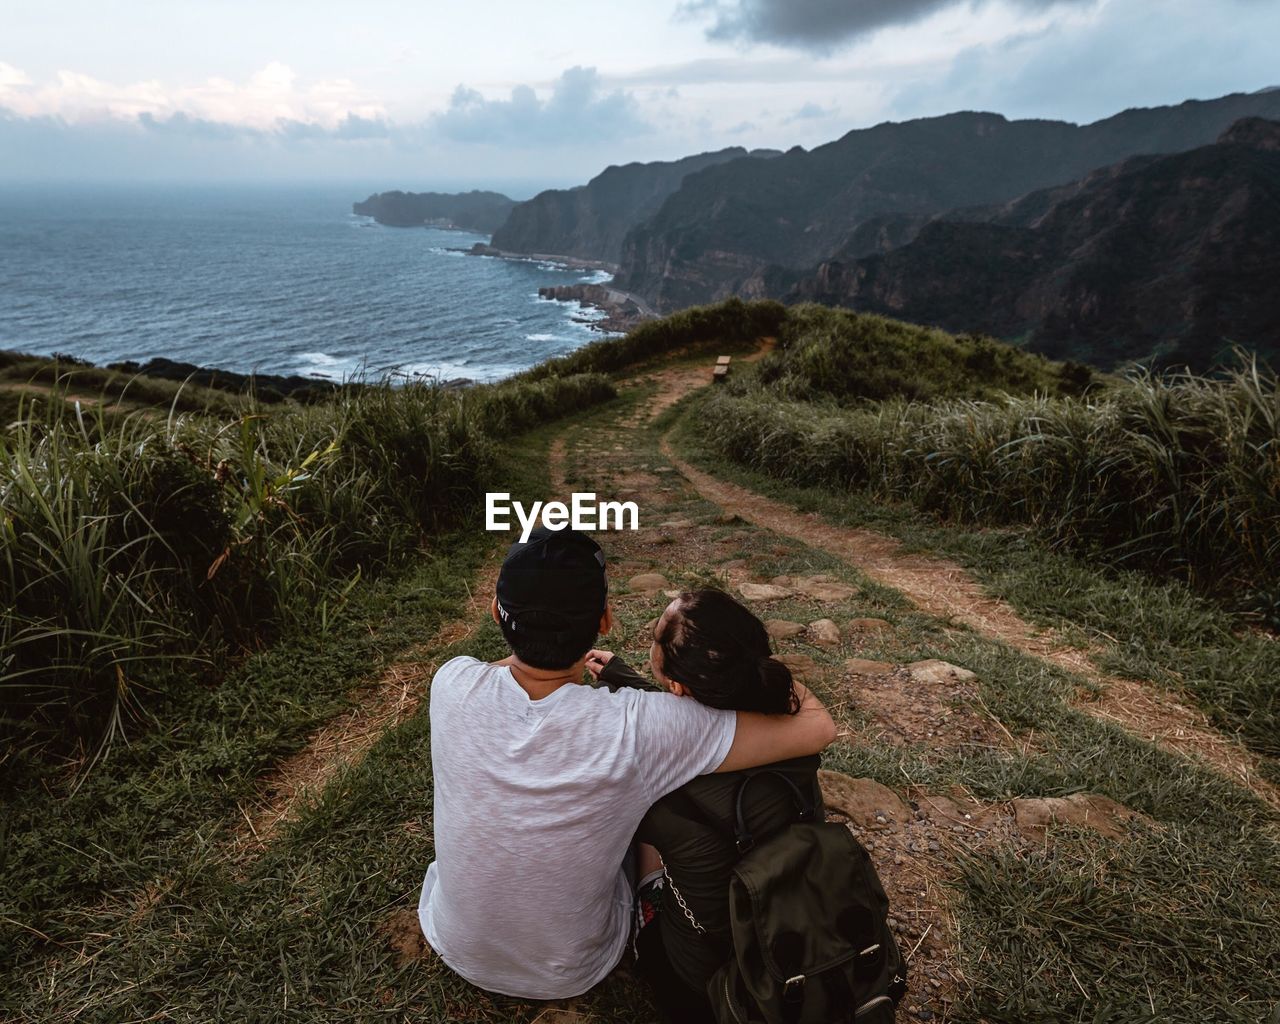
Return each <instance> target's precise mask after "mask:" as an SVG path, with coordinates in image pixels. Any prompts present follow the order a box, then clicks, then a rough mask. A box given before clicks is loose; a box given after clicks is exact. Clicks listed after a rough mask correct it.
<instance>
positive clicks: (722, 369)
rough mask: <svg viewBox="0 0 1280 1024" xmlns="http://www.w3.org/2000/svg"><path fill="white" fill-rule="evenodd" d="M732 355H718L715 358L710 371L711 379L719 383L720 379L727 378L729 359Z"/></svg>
mask: <svg viewBox="0 0 1280 1024" xmlns="http://www.w3.org/2000/svg"><path fill="white" fill-rule="evenodd" d="M732 358H733V357H732V356H720V357H719V358H718V359H717V360H716V368H715V369H714V370H712V371H711V380H712V381H713V382H714V383H716V384H719V383H720V382H721V381H724V380H726V379H728V376H729V360H730V359H732Z"/></svg>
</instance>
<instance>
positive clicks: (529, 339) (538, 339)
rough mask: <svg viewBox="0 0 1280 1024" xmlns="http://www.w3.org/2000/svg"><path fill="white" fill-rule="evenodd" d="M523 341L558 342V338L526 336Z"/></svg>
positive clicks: (541, 335)
mask: <svg viewBox="0 0 1280 1024" xmlns="http://www.w3.org/2000/svg"><path fill="white" fill-rule="evenodd" d="M524 340H525V341H559V340H560V338H559V336H558V335H555V334H526V335H525V336H524Z"/></svg>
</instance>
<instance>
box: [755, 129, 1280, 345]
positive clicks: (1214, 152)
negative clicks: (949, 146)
mask: <svg viewBox="0 0 1280 1024" xmlns="http://www.w3.org/2000/svg"><path fill="white" fill-rule="evenodd" d="M857 250H858V247H857V246H854V247H853V248H852V249H847V250H845V251H843V252H841V253H839V254H838V257H837V258H835V259H831V260H827V261H824V262H823V263H822V264H820V265H819V266H818V267H817V268H816V270H814V271H812V272H811V273H808V274H806V275H801V276H799V278H798V279H797V280H794V281H793V282H792V285H791V291H790V294H789V298H790V299H791V300H792V301H798V300H804V299H808V300H815V301H818V302H822V303H826V304H831V305H841V306H849V307H853V308H857V309H861V310H867V311H874V312H881V313H886V314H889V315H892V316H895V317H900V318H902V319H905V320H911V321H914V322H918V323H926V324H935V325H937V326H940V327H944V328H947V329H948V330H951V331H957V332H966V331H967V332H978V333H986V334H992V335H995V336H997V337H1002V338H1006V339H1011V340H1014V339H1016V340H1021V341H1023V342H1024V343H1025V344H1027V345H1028V346H1029V347H1031V348H1034V349H1036V350H1038V351H1041V352H1044V353H1046V354H1048V355H1052V356H1055V357H1059V358H1066V357H1070V358H1072V359H1077V360H1083V361H1087V362H1090V363H1093V364H1095V365H1098V366H1103V367H1111V366H1115V365H1116V364H1117V363H1120V362H1123V361H1126V360H1131V359H1146V358H1148V357H1151V356H1154V357H1155V359H1156V361H1157V362H1160V363H1163V364H1176V365H1190V366H1191V367H1193V368H1194V369H1197V370H1204V369H1207V368H1208V367H1210V366H1212V365H1213V364H1214V363H1215V362H1216V361H1217V360H1219V359H1220V358H1221V357H1222V356H1224V355H1225V354H1227V352H1228V351H1229V349H1230V347H1231V345H1232V344H1240V345H1243V346H1245V347H1246V348H1249V349H1252V350H1254V351H1257V352H1259V353H1260V354H1262V355H1263V356H1264V357H1267V358H1270V359H1271V360H1272V361H1277V359H1278V357H1280V287H1277V284H1276V282H1277V281H1280V123H1276V122H1268V121H1264V120H1260V119H1257V118H1252V119H1247V120H1243V121H1241V122H1239V123H1237V124H1235V125H1233V126H1231V127H1230V128H1229V129H1228V130H1227V131H1226V132H1225V133H1223V135H1222V136H1221V138H1220V139H1219V140H1218V141H1217V142H1216V143H1214V144H1212V145H1209V146H1204V147H1200V148H1197V149H1194V150H1191V151H1190V152H1185V153H1179V154H1174V155H1170V156H1163V157H1137V158H1134V159H1131V160H1128V161H1124V162H1122V163H1120V164H1118V165H1115V166H1113V167H1109V168H1105V169H1103V170H1100V171H1097V172H1095V173H1093V174H1090V175H1088V176H1086V177H1085V178H1083V179H1082V180H1081V181H1079V182H1076V183H1073V184H1071V185H1068V186H1064V187H1061V188H1056V189H1049V190H1045V191H1041V192H1036V193H1032V194H1031V195H1028V196H1026V197H1024V198H1022V199H1021V200H1018V201H1016V202H1014V203H1010V204H1008V205H1006V206H1003V207H995V208H988V209H986V210H967V211H964V212H963V213H962V214H959V215H956V216H950V215H948V216H944V217H942V218H938V219H933V220H930V221H929V222H927V223H925V224H923V225H922V226H921V227H920V228H919V232H918V234H917V235H916V237H915V239H914V240H913V241H912V242H910V243H909V244H907V245H905V246H901V247H899V248H894V249H891V250H890V251H888V252H883V253H878V254H875V255H871V256H866V255H862V254H860V253H859V252H858V251H857ZM785 276H786V275H785V272H784V271H781V270H775V271H773V272H772V275H766V277H769V279H770V280H771V281H772V282H773V283H774V285H775V286H778V285H780V284H781V283H783V282H784V280H785Z"/></svg>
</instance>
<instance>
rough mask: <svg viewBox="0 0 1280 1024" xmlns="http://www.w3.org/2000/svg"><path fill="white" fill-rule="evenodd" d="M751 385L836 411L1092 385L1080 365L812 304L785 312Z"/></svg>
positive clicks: (1073, 391) (1077, 390)
mask: <svg viewBox="0 0 1280 1024" xmlns="http://www.w3.org/2000/svg"><path fill="white" fill-rule="evenodd" d="M758 378H759V380H760V382H761V383H763V384H765V385H767V386H768V387H769V388H770V390H772V391H773V392H774V393H775V394H777V395H779V396H780V397H783V398H788V399H793V400H797V401H813V400H818V399H831V400H833V401H836V402H839V403H840V404H843V405H850V404H856V403H859V402H864V401H883V400H885V399H889V398H906V399H912V400H916V401H930V400H934V399H938V398H993V397H996V396H998V395H1002V394H1032V393H1040V394H1048V395H1078V394H1082V393H1083V392H1084V391H1086V390H1087V389H1088V388H1089V387H1090V386H1091V385H1093V384H1094V383H1095V379H1094V376H1093V372H1092V371H1091V370H1090V369H1089V367H1087V366H1083V365H1081V364H1079V363H1071V362H1068V363H1057V362H1052V361H1050V360H1048V359H1045V358H1044V357H1043V356H1041V355H1037V354H1033V353H1030V352H1025V351H1023V350H1022V349H1018V348H1014V347H1013V346H1011V345H1006V344H1004V343H1003V342H998V341H994V340H992V339H990V338H984V337H977V336H973V335H959V336H957V335H953V334H948V333H947V332H946V331H941V330H938V329H936V328H933V327H920V326H918V325H916V324H908V323H902V322H901V321H898V320H890V319H888V318H887V317H882V316H875V315H873V314H868V313H854V312H851V311H849V310H844V309H831V308H830V307H827V306H817V305H812V304H806V305H801V306H795V307H793V308H791V309H790V310H788V311H787V316H786V319H785V321H784V323H783V324H782V326H781V329H780V331H779V332H778V346H777V348H776V349H775V350H774V351H773V352H771V353H769V355H767V356H766V357H765V358H764V359H763V360H761V361H760V364H759V368H758ZM741 379H742V378H739V381H741ZM738 386H740V385H738Z"/></svg>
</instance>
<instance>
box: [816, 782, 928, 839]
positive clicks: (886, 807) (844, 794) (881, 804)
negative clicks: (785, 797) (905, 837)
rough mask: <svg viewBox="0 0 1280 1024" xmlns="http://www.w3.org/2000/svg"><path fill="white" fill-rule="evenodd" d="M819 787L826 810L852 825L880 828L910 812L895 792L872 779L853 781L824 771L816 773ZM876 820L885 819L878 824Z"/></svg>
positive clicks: (904, 818) (906, 816)
mask: <svg viewBox="0 0 1280 1024" xmlns="http://www.w3.org/2000/svg"><path fill="white" fill-rule="evenodd" d="M818 785H819V786H821V787H822V800H823V803H825V804H826V805H827V810H828V811H835V812H837V813H838V814H843V815H844V816H845V817H846V818H848V819H849V820H850V821H851V822H852V823H853V824H855V825H860V826H864V827H866V826H875V825H877V824H880V825H883V824H886V823H887V822H889V821H893V822H901V821H906V820H907V819H908V818H910V817H911V809H910V808H909V807H907V805H906V804H905V803H903V802H902V798H901V797H899V796H898V794H897V793H895V792H894V791H893V790H891V789H889V787H888V786H882V785H881V784H880V783H878V782H875V781H873V780H872V779H855V778H852V777H851V776H848V775H845V774H844V773H843V772H833V771H827V770H826V769H825V768H824V769H822V770H821V771H819V772H818ZM877 818H882V819H885V820H883V821H879V822H878V821H877V820H876V819H877Z"/></svg>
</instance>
